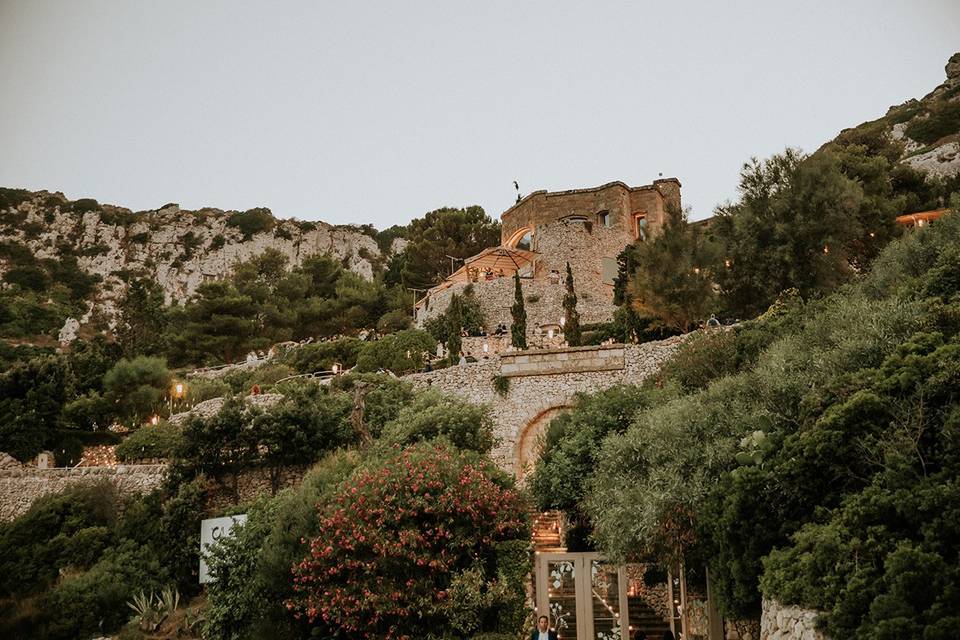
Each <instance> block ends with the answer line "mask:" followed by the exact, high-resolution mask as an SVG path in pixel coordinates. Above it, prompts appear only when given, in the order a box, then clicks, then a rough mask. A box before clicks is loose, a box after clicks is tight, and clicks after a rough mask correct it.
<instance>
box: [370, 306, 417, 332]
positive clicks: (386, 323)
mask: <svg viewBox="0 0 960 640" xmlns="http://www.w3.org/2000/svg"><path fill="white" fill-rule="evenodd" d="M412 322H413V318H411V317H410V314H409V313H407V312H406V311H401V310H399V309H397V310H396V311H390V312H388V313H385V314H383V315H382V316H380V319H379V320H377V331H379V332H380V333H395V332H397V331H403V330H404V329H409V328H410V324H411V323H412Z"/></svg>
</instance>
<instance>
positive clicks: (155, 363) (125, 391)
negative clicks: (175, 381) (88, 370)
mask: <svg viewBox="0 0 960 640" xmlns="http://www.w3.org/2000/svg"><path fill="white" fill-rule="evenodd" d="M170 379H171V378H170V372H169V371H168V370H167V365H166V362H165V361H164V360H163V359H161V358H151V357H147V356H137V357H136V358H133V359H131V360H128V359H126V358H124V359H122V360H120V361H119V362H117V364H115V365H114V366H113V368H111V369H110V370H109V371H108V372H107V373H106V375H104V377H103V388H104V395H105V397H106V398H107V399H108V400H110V401H111V402H112V403H113V404H114V406H115V407H116V412H117V417H118V419H120V420H121V421H123V423H124V424H126V425H127V426H139V425H141V424H143V423H145V422H147V420H148V419H149V418H150V416H152V415H154V414H156V413H158V412H159V411H160V410H161V409H162V408H163V401H164V399H165V397H166V395H167V393H168V392H169V387H170Z"/></svg>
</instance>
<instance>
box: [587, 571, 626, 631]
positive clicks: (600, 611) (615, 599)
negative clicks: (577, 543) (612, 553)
mask: <svg viewBox="0 0 960 640" xmlns="http://www.w3.org/2000/svg"><path fill="white" fill-rule="evenodd" d="M590 607H591V609H593V637H594V638H596V640H620V583H619V582H618V575H617V567H616V565H608V564H606V563H604V562H601V561H599V560H591V561H590Z"/></svg>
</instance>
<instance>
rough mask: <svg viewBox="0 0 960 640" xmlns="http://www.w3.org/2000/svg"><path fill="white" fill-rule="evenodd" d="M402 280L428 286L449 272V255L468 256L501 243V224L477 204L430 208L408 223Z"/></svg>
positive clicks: (404, 283)
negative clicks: (452, 207) (460, 207)
mask: <svg viewBox="0 0 960 640" xmlns="http://www.w3.org/2000/svg"><path fill="white" fill-rule="evenodd" d="M406 238H407V240H408V241H409V244H408V245H407V248H406V249H405V251H404V253H405V260H404V261H403V271H402V276H401V277H402V282H403V285H404V286H405V287H413V288H417V289H428V288H430V287H432V286H434V285H435V284H437V283H438V282H440V281H441V280H443V279H444V278H445V277H447V276H448V275H450V258H448V257H447V256H454V257H455V258H469V257H470V256H472V255H475V254H477V253H479V252H480V251H482V250H483V249H486V248H487V247H493V246H496V245H497V244H499V242H500V224H499V223H498V222H496V221H494V220H491V219H490V217H489V216H488V215H487V214H486V213H484V211H483V209H482V208H481V207H478V206H472V207H467V208H466V209H451V208H443V209H437V210H436V211H431V212H430V213H428V214H426V215H425V216H424V217H422V218H417V219H415V220H412V221H411V222H410V224H409V225H407V231H406Z"/></svg>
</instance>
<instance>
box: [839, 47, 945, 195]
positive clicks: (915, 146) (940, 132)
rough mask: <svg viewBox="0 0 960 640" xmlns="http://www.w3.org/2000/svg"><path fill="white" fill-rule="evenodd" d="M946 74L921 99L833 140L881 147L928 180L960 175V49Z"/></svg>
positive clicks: (885, 153)
mask: <svg viewBox="0 0 960 640" xmlns="http://www.w3.org/2000/svg"><path fill="white" fill-rule="evenodd" d="M946 75H947V78H946V81H944V82H943V83H942V84H940V85H939V86H937V87H936V88H935V89H934V90H933V91H931V92H930V93H928V94H927V95H926V96H924V97H923V98H920V99H912V100H907V101H906V102H904V103H903V104H899V105H895V106H892V107H890V108H889V109H888V110H887V113H886V114H885V115H884V116H883V117H882V118H879V119H877V120H873V121H870V122H865V123H863V124H861V125H859V126H857V127H853V128H851V129H845V130H844V131H842V132H841V133H840V135H839V136H837V138H836V139H835V140H834V141H832V142H834V143H840V144H865V145H867V146H868V147H870V148H871V149H873V150H879V148H880V147H883V152H884V155H887V156H888V157H890V156H892V159H896V160H899V161H900V162H903V163H904V164H908V165H910V166H911V167H913V168H915V169H917V170H919V171H920V172H922V173H923V174H924V175H925V176H926V177H927V179H952V178H954V177H956V176H958V175H960V53H955V54H953V56H951V57H950V60H949V61H948V62H947V65H946ZM828 144H829V143H828Z"/></svg>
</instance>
